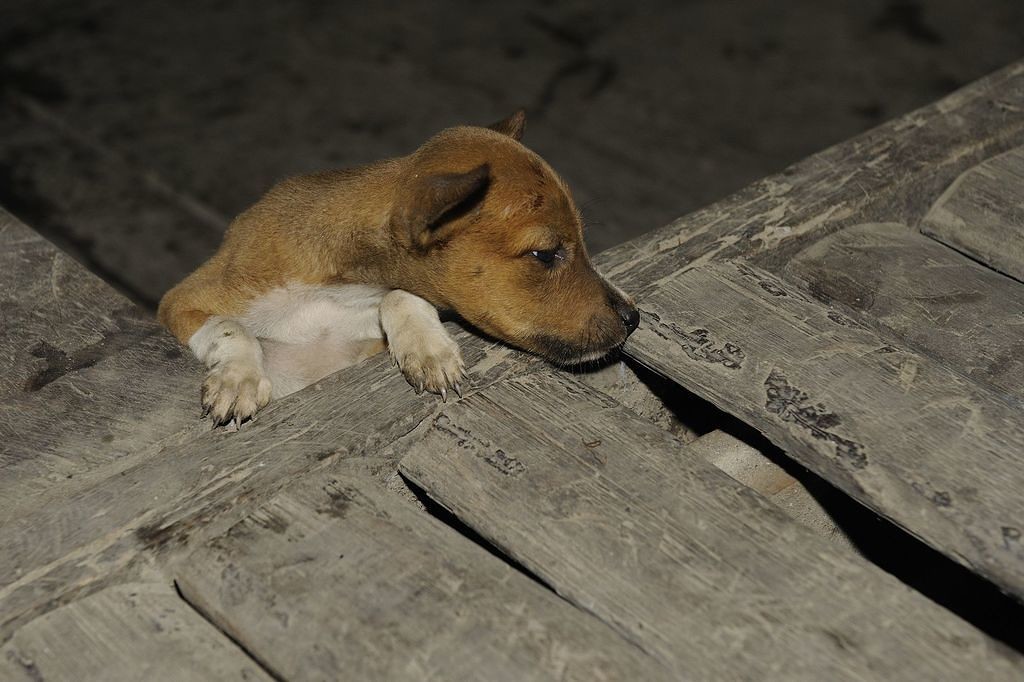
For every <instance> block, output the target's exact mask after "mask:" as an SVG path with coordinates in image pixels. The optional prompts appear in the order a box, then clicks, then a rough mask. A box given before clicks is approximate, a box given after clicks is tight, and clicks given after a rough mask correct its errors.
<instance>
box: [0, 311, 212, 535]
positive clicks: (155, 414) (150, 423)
mask: <svg viewBox="0 0 1024 682" xmlns="http://www.w3.org/2000/svg"><path fill="white" fill-rule="evenodd" d="M120 343H121V341H117V342H114V343H112V344H111V345H112V346H113V347H111V348H110V349H109V350H110V354H109V355H108V354H107V350H108V349H107V347H106V344H105V343H101V344H100V347H99V348H100V349H99V350H98V351H97V355H96V357H95V364H88V366H84V367H80V368H78V369H74V368H67V367H63V366H60V365H58V366H56V367H55V366H54V365H53V364H51V365H50V369H52V370H53V371H54V372H55V373H56V372H66V373H62V374H60V378H59V379H58V380H55V381H53V382H51V383H49V384H47V385H46V386H44V387H42V388H41V389H40V390H38V391H35V392H31V393H16V394H13V395H10V396H8V397H7V398H6V400H3V401H0V468H2V469H3V472H4V474H3V476H2V477H0V518H4V517H7V516H15V515H20V514H23V513H26V512H27V511H28V510H30V509H34V508H39V507H40V506H41V505H44V504H47V500H60V499H64V498H66V497H68V496H69V495H71V494H72V493H73V492H74V491H76V490H79V489H81V488H82V487H83V486H85V485H88V484H89V483H90V482H94V481H96V480H99V479H102V478H104V477H106V476H109V475H111V474H112V473H115V472H116V471H118V470H120V469H123V468H126V467H128V466H130V465H132V464H135V463H137V462H138V461H140V460H142V459H145V458H146V457H148V456H150V455H152V454H153V453H155V452H156V451H157V450H159V449H160V448H161V447H163V446H165V445H168V444H172V443H178V442H183V441H186V440H188V439H189V438H192V437H195V436H196V435H198V434H199V433H202V432H203V431H205V430H208V429H209V425H208V424H204V423H203V422H201V421H200V418H199V417H200V410H199V407H198V406H199V401H198V388H199V384H200V383H201V381H202V371H201V370H200V368H199V366H198V363H197V362H196V361H195V360H194V359H193V358H192V355H191V353H190V352H189V351H188V349H186V348H181V347H180V345H179V344H178V342H177V341H176V340H175V339H173V338H171V337H170V336H169V335H167V334H166V333H165V332H163V331H162V330H153V331H152V335H150V336H145V337H144V338H142V339H141V340H137V341H136V343H134V345H131V346H130V347H128V348H124V349H119V348H117V346H118V345H119V344H120Z"/></svg>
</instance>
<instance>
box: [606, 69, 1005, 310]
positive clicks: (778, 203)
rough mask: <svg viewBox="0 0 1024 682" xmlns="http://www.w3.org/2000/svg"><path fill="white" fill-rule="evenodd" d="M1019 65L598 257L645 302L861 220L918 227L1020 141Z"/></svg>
mask: <svg viewBox="0 0 1024 682" xmlns="http://www.w3.org/2000/svg"><path fill="white" fill-rule="evenodd" d="M1021 111H1024V61H1020V62H1016V63H1014V64H1011V65H1009V66H1007V67H1006V68H1004V69H1002V70H1000V71H997V72H996V73H993V74H992V75H990V76H987V77H985V78H982V79H979V80H978V81H976V82H974V83H972V84H971V85H970V86H968V87H966V88H963V89H961V90H958V91H956V92H954V93H952V94H951V95H949V96H948V97H945V98H943V99H941V100H939V101H938V102H936V103H935V104H932V105H929V106H927V107H922V108H921V109H918V110H916V111H913V112H911V113H909V114H907V115H905V116H901V117H900V118H897V119H894V120H892V121H889V122H887V123H885V124H883V125H881V126H878V127H877V128H874V129H873V130H870V131H868V132H866V133H864V134H863V135H859V136H857V137H854V138H852V139H850V140H846V141H844V142H842V143H841V144H838V145H836V146H835V147H832V148H830V149H827V150H825V151H822V152H820V153H818V154H815V155H813V156H810V157H808V158H806V159H804V160H803V161H800V162H799V163H796V164H794V165H793V166H791V167H789V168H787V169H786V170H785V171H783V172H781V173H778V174H776V175H773V176H770V177H766V178H764V179H763V180H760V181H758V182H755V183H753V184H751V185H750V186H748V187H746V188H744V189H742V190H740V191H739V192H736V193H735V194H733V195H731V196H729V197H727V198H726V199H724V200H722V201H720V202H718V203H715V204H712V205H710V206H708V207H706V208H703V209H700V210H699V211H695V212H694V213H691V214H689V215H686V216H684V217H681V218H680V219H679V220H676V221H674V222H672V223H670V224H668V225H666V226H664V227H662V228H659V229H656V230H652V231H651V232H648V233H647V234H645V235H643V236H641V237H637V238H636V239H633V240H631V241H629V242H626V243H625V244H621V245H619V246H616V247H613V248H611V249H608V250H607V251H604V252H602V253H600V254H598V255H597V256H596V257H595V258H594V262H595V264H596V265H597V266H598V268H599V269H601V271H602V272H604V273H605V274H607V275H609V276H610V277H611V278H612V280H614V281H615V283H616V284H618V285H619V286H620V287H622V288H623V289H624V290H625V291H627V292H628V293H630V294H634V295H637V296H638V297H639V298H640V299H643V298H644V297H645V296H646V295H647V292H648V291H653V290H656V289H657V288H658V287H659V286H660V283H661V282H662V281H663V280H664V279H666V278H671V277H673V276H674V275H675V274H676V273H678V272H679V270H680V269H682V268H692V267H697V266H700V265H701V264H703V263H705V262H708V261H710V260H720V259H728V258H735V257H746V258H751V259H755V260H756V261H757V262H758V264H760V265H761V266H762V267H765V268H766V269H775V268H777V267H781V266H782V265H784V264H785V263H786V262H788V260H789V259H790V257H791V256H792V255H793V254H794V253H796V252H798V251H800V250H802V249H803V248H804V247H806V246H807V245H808V244H810V243H811V242H813V241H814V240H816V239H817V238H818V237H819V236H820V235H821V233H822V232H823V231H831V230H835V229H839V228H840V227H842V226H844V225H855V224H857V223H865V222H879V221H896V222H901V223H904V224H906V225H917V224H918V223H919V222H920V220H921V218H922V217H923V216H924V214H925V213H926V212H927V211H928V209H929V208H930V207H931V204H932V202H934V201H935V199H936V198H938V196H939V195H940V194H941V193H942V192H943V190H945V188H946V187H948V186H949V183H951V182H952V181H953V180H954V179H955V178H956V177H957V176H958V175H959V174H960V173H962V172H963V171H965V170H967V169H968V168H970V167H971V166H973V165H974V164H976V163H979V162H981V161H983V160H984V159H986V158H989V157H990V156H992V155H994V154H998V153H1000V152H1003V151H1005V150H1007V149H1010V148H1013V147H1015V146H1018V145H1021V144H1024V116H1021V115H1020V113H1019V112H1021Z"/></svg>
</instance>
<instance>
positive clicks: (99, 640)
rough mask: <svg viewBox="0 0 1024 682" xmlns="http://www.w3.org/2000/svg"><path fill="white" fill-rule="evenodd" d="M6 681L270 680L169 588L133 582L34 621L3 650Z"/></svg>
mask: <svg viewBox="0 0 1024 682" xmlns="http://www.w3.org/2000/svg"><path fill="white" fill-rule="evenodd" d="M0 678H2V679H4V680H9V682H16V681H19V680H24V681H25V682H40V681H41V680H50V681H53V682H58V681H59V680H67V681H69V682H71V681H74V682H87V681H89V680H95V681H96V682H128V681H129V680H153V681H154V682H156V681H163V680H166V681H168V682H170V681H172V680H180V681H181V682H192V681H199V680H210V681H211V682H212V681H214V680H244V681H245V682H250V681H251V682H258V681H263V680H266V681H269V680H270V679H271V678H270V677H269V676H268V675H267V674H266V673H264V672H263V671H262V669H261V668H260V667H259V666H258V665H257V664H256V663H255V662H254V661H253V660H252V659H251V658H249V657H248V656H246V655H245V653H244V652H243V651H242V650H241V649H239V648H238V646H237V645H236V644H234V643H233V642H232V641H231V640H229V639H228V638H227V637H226V636H224V634H223V633H221V632H219V631H218V630H217V629H216V628H214V627H213V626H212V625H210V624H209V623H208V622H206V621H205V620H203V618H202V617H201V616H200V615H199V614H198V613H196V612H195V611H194V610H193V609H192V608H191V607H190V606H189V605H188V604H186V603H185V602H184V601H183V600H182V599H181V597H179V596H178V594H177V593H176V592H175V591H174V588H173V587H171V586H170V585H160V584H129V585H117V586H113V587H109V588H107V589H105V590H103V591H102V592H98V593H96V594H94V595H91V596H89V597H86V598H85V599H82V600H80V601H76V602H74V603H72V604H68V605H67V606H63V607H61V608H59V609H57V610H55V611H53V612H51V613H48V614H46V615H45V616H43V617H41V618H39V619H37V620H34V621H32V622H31V623H29V624H28V625H27V626H25V627H24V628H22V629H21V630H20V631H19V632H18V633H17V634H16V635H15V636H14V637H13V638H12V639H11V640H10V641H9V642H7V644H6V645H4V647H3V648H2V649H0Z"/></svg>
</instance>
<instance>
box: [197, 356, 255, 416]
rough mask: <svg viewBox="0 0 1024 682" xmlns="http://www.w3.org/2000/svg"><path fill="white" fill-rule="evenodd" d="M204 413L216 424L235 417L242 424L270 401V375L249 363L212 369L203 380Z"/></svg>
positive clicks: (232, 364)
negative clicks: (265, 374)
mask: <svg viewBox="0 0 1024 682" xmlns="http://www.w3.org/2000/svg"><path fill="white" fill-rule="evenodd" d="M202 402H203V413H204V414H206V413H209V414H210V416H211V418H212V419H213V424H214V426H217V425H220V424H227V423H229V422H230V421H231V420H232V419H233V420H234V422H235V424H236V425H241V424H242V422H243V421H244V420H246V419H251V418H252V417H253V415H255V414H256V412H257V410H259V409H260V408H262V407H264V406H265V405H266V404H267V403H268V402H270V379H268V378H267V377H265V376H264V375H263V374H262V372H260V371H259V369H258V368H256V367H253V366H250V365H248V364H245V363H230V362H229V363H224V364H222V365H218V366H217V367H215V368H213V369H211V370H210V371H209V373H208V374H207V375H206V380H205V381H204V382H203V390H202Z"/></svg>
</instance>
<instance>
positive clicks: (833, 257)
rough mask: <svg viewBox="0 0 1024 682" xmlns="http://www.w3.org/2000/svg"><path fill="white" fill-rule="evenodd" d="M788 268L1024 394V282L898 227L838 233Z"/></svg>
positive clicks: (961, 365) (950, 360)
mask: <svg viewBox="0 0 1024 682" xmlns="http://www.w3.org/2000/svg"><path fill="white" fill-rule="evenodd" d="M1022 215H1024V214H1022ZM1022 237H1024V234H1022ZM787 271H788V272H790V273H792V274H794V275H795V276H796V277H797V278H799V279H800V280H802V281H803V282H804V283H805V284H806V285H807V287H808V288H809V289H810V291H811V293H813V294H814V295H815V296H816V297H818V298H819V299H822V300H825V301H827V302H836V303H839V304H842V305H843V306H845V307H846V308H847V309H848V312H850V313H851V314H852V315H854V316H855V317H857V318H858V319H859V320H861V321H864V322H867V323H869V324H871V323H873V322H874V321H877V322H878V323H881V325H883V326H884V327H885V329H887V330H890V331H892V332H893V333H895V335H896V336H897V338H899V339H900V341H901V342H903V343H906V344H908V345H910V346H912V347H914V348H915V349H917V350H920V351H922V352H923V353H925V354H927V355H929V356H931V357H934V358H937V359H939V360H941V361H943V362H945V363H947V364H948V365H950V366H951V367H953V368H954V369H957V370H960V371H961V372H964V373H965V374H967V375H968V376H970V377H971V378H972V379H975V380H977V381H980V382H983V383H985V384H988V385H990V386H992V387H994V388H996V389H997V391H998V392H1000V393H1003V394H1005V395H1007V396H1013V397H1016V398H1024V285H1021V284H1018V283H1016V282H1014V281H1013V280H1011V279H1007V278H1006V277H1003V276H1001V275H999V274H997V273H995V272H992V271H991V270H989V269H988V268H985V267H982V266H981V265H978V264H977V263H975V262H974V261H972V260H970V259H968V258H965V257H963V256H961V255H960V254H958V253H956V252H955V251H952V250H950V249H947V248H945V247H944V246H942V245H941V244H938V243H937V242H935V241H933V240H931V239H928V238H927V237H924V236H922V235H921V234H919V233H918V232H915V231H913V230H911V229H910V228H907V227H905V226H903V225H898V224H893V223H884V224H866V225H857V226H855V227H851V228H848V229H845V230H841V231H839V232H836V233H835V234H833V235H830V236H828V237H826V238H824V239H822V240H820V241H818V242H817V243H815V244H814V245H812V246H810V247H808V248H807V249H805V250H804V251H802V252H800V253H799V254H798V255H797V256H796V257H795V258H794V259H793V260H792V261H791V262H790V264H789V265H788V266H787Z"/></svg>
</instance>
